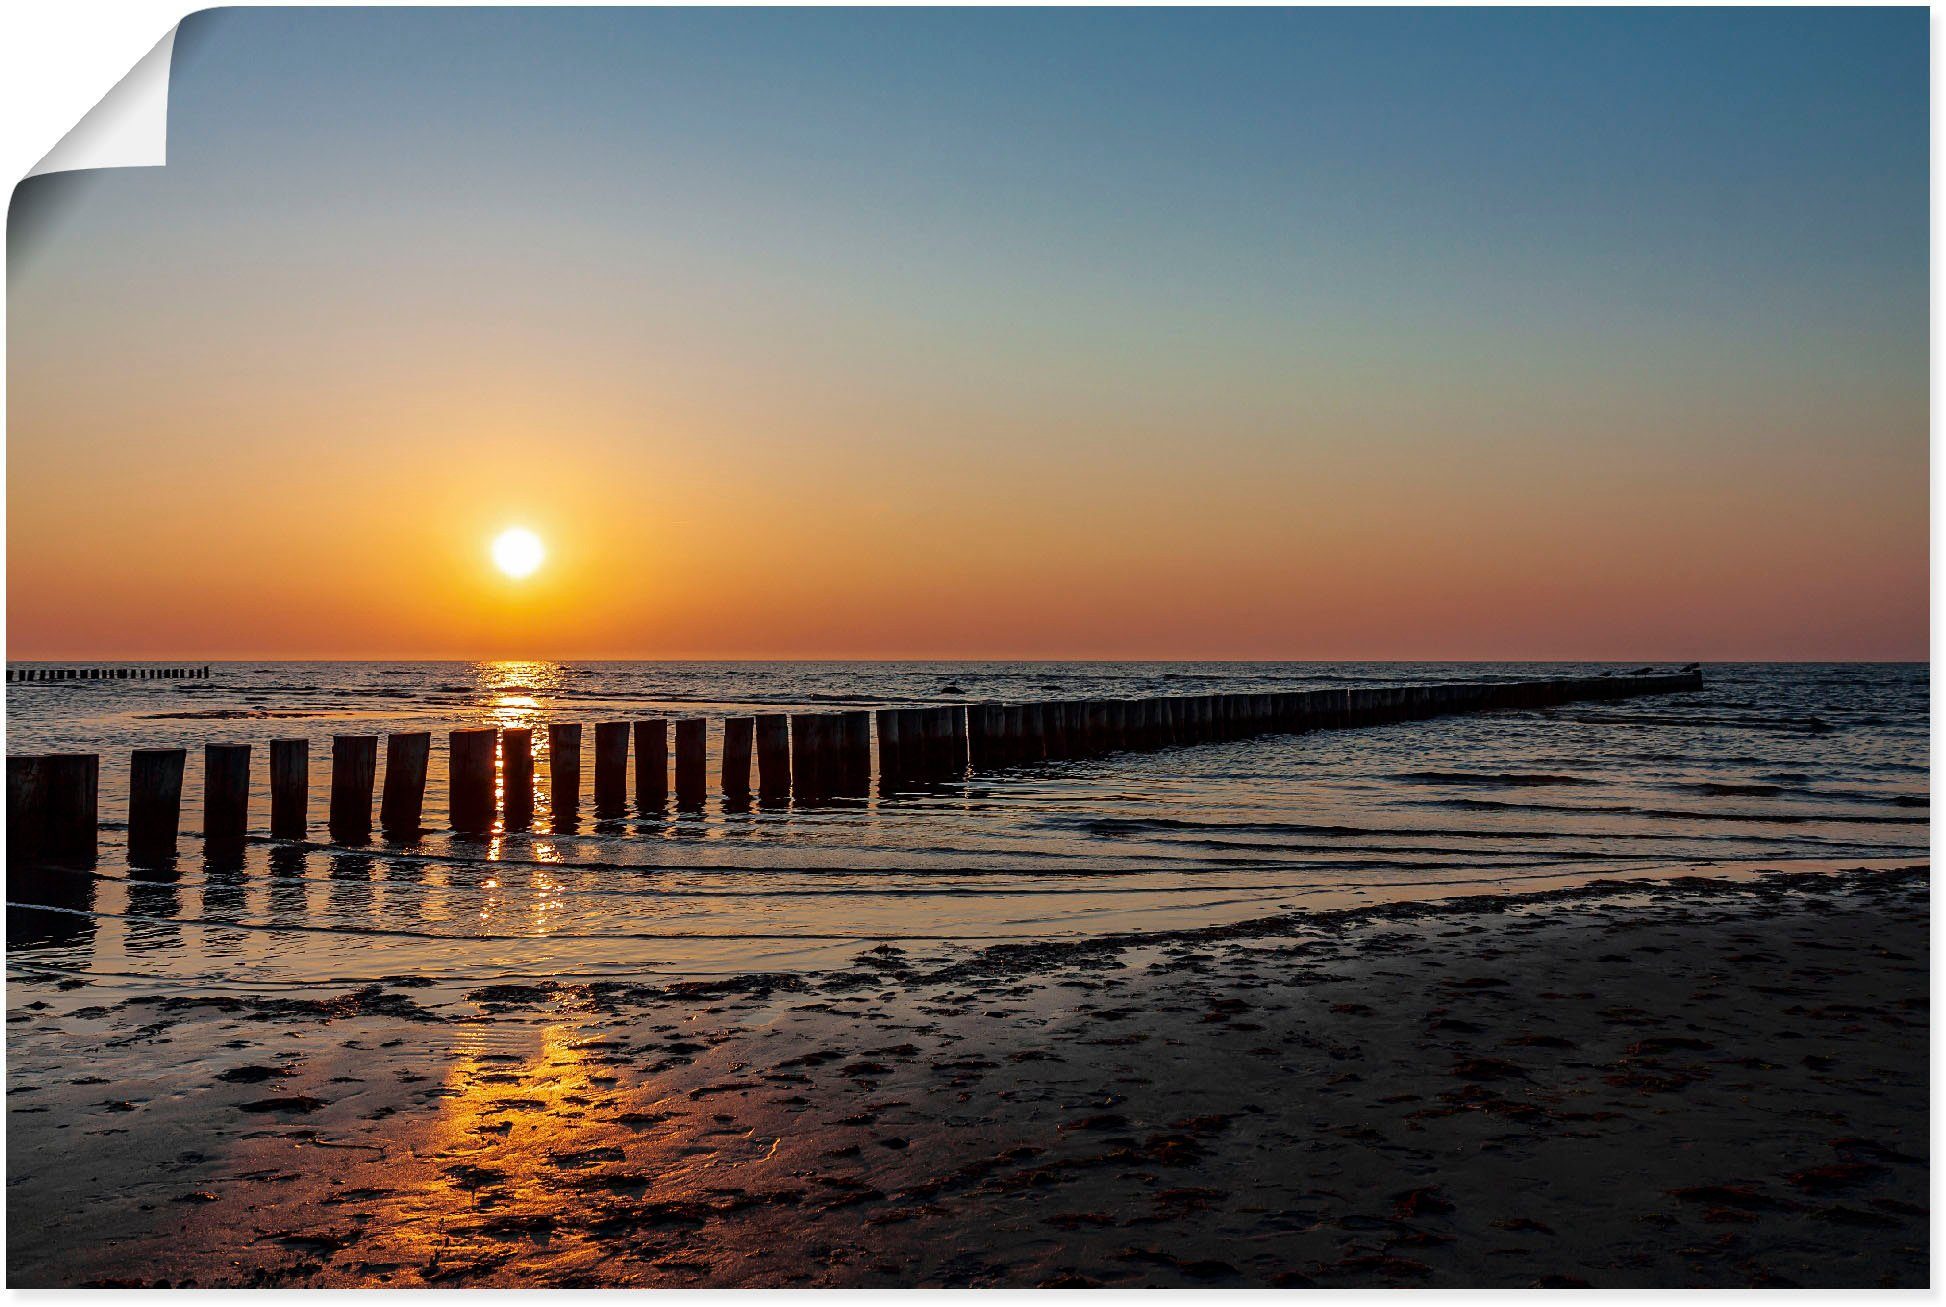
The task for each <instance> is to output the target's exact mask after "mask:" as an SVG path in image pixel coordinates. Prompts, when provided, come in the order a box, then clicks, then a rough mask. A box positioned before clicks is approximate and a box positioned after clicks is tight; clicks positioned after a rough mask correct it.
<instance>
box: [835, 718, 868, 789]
mask: <svg viewBox="0 0 1946 1307" xmlns="http://www.w3.org/2000/svg"><path fill="white" fill-rule="evenodd" d="M837 716H838V722H837V732H838V741H839V744H838V753H839V759H840V761H839V766H838V772H839V775H840V776H841V778H842V779H843V784H844V791H845V793H846V794H854V795H856V794H863V793H865V792H866V791H867V790H868V789H870V788H871V784H872V715H871V713H870V712H868V711H866V710H864V709H854V710H852V711H849V712H841V713H839V714H838V715H837Z"/></svg>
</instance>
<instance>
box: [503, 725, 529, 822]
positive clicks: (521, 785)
mask: <svg viewBox="0 0 1946 1307" xmlns="http://www.w3.org/2000/svg"><path fill="white" fill-rule="evenodd" d="M500 811H501V814H502V816H501V824H502V825H503V826H504V827H505V829H507V830H526V829H528V828H529V827H530V826H532V825H533V824H534V731H533V728H532V727H530V726H509V727H507V728H506V729H505V730H503V731H501V732H500Z"/></svg>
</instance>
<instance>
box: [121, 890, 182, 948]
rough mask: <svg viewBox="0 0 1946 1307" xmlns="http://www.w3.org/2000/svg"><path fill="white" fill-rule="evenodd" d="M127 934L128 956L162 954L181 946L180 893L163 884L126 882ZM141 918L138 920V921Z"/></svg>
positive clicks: (125, 943)
mask: <svg viewBox="0 0 1946 1307" xmlns="http://www.w3.org/2000/svg"><path fill="white" fill-rule="evenodd" d="M128 915H129V921H128V922H127V926H128V933H127V938H126V940H125V942H124V943H123V945H122V947H124V948H126V949H127V950H128V951H129V952H131V953H149V952H156V951H166V950H169V949H173V948H175V947H176V946H177V945H179V944H181V943H182V926H181V924H180V923H181V920H182V893H181V891H179V890H178V889H177V888H176V887H175V885H173V884H171V883H169V882H167V881H148V882H144V881H130V882H129V884H128ZM138 918H142V920H138Z"/></svg>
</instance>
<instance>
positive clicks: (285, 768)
mask: <svg viewBox="0 0 1946 1307" xmlns="http://www.w3.org/2000/svg"><path fill="white" fill-rule="evenodd" d="M310 806H311V742H310V741H309V740H272V741H271V742H270V834H271V837H272V838H273V839H280V840H301V839H303V838H304V837H305V836H306V835H308V834H309V833H310V824H311V818H310Z"/></svg>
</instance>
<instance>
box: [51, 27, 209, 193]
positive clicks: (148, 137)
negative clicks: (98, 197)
mask: <svg viewBox="0 0 1946 1307" xmlns="http://www.w3.org/2000/svg"><path fill="white" fill-rule="evenodd" d="M177 26H180V24H178V25H177ZM176 30H177V29H176V28H175V27H171V28H170V29H169V30H168V31H167V32H166V33H164V34H163V37H162V39H161V40H160V41H157V42H156V43H155V48H154V49H153V50H150V51H149V52H148V53H147V54H145V55H143V56H142V58H141V60H140V61H139V62H137V63H136V65H135V67H133V68H131V69H129V71H128V75H127V76H126V77H124V78H122V80H121V81H119V82H117V83H115V85H114V86H113V87H112V88H110V90H109V92H108V94H106V95H104V96H102V97H101V101H100V103H98V104H96V105H95V107H94V108H92V109H90V110H88V112H87V113H86V114H85V115H83V116H82V119H81V121H80V122H78V123H76V124H75V125H74V128H73V130H71V131H70V132H68V134H67V135H66V136H63V137H62V138H61V139H60V141H59V142H58V143H57V144H56V145H55V147H54V148H53V149H51V150H49V151H48V152H47V157H46V158H44V159H42V160H41V161H40V162H39V163H37V164H35V165H34V167H33V169H32V170H31V171H29V172H28V174H27V175H28V176H29V177H38V176H40V175H41V174H42V173H50V172H72V171H75V170H78V169H82V168H160V167H162V166H163V165H165V164H166V163H168V161H169V65H170V60H171V58H172V57H173V56H174V53H175V47H176Z"/></svg>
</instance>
